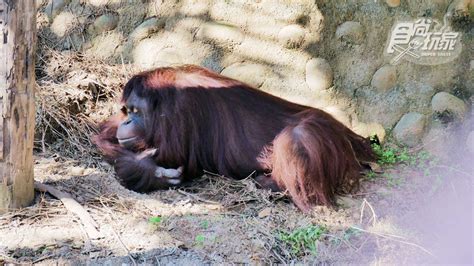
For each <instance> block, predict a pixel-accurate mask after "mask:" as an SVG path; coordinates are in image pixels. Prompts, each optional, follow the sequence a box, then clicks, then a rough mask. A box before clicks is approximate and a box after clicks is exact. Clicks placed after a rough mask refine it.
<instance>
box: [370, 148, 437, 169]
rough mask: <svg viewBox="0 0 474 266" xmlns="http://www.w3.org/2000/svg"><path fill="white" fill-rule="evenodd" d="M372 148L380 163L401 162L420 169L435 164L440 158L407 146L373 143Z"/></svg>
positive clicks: (391, 163)
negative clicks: (409, 148) (411, 149)
mask: <svg viewBox="0 0 474 266" xmlns="http://www.w3.org/2000/svg"><path fill="white" fill-rule="evenodd" d="M372 149H373V151H374V153H375V154H376V155H377V157H378V158H379V159H378V163H379V164H381V165H393V164H396V163H401V164H405V165H409V166H413V167H418V168H420V169H422V168H426V167H430V166H433V165H435V164H436V163H437V162H438V160H437V158H435V157H434V156H433V155H431V154H430V153H429V152H427V151H420V152H418V153H416V152H410V151H409V150H408V149H407V148H398V147H387V146H384V147H382V146H381V145H378V144H372Z"/></svg>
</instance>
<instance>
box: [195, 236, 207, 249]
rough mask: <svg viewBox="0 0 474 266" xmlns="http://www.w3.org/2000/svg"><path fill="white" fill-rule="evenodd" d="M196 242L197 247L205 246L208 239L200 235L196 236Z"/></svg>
mask: <svg viewBox="0 0 474 266" xmlns="http://www.w3.org/2000/svg"><path fill="white" fill-rule="evenodd" d="M194 242H195V243H196V245H197V246H201V247H202V246H204V242H206V237H205V236H203V235H201V234H199V235H197V236H196V238H195V239H194Z"/></svg>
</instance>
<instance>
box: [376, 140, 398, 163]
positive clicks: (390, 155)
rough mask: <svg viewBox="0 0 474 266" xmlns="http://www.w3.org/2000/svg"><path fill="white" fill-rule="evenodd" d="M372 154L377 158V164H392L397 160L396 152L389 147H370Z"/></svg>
mask: <svg viewBox="0 0 474 266" xmlns="http://www.w3.org/2000/svg"><path fill="white" fill-rule="evenodd" d="M372 149H373V151H374V153H375V154H376V155H377V157H378V158H379V160H378V163H379V164H394V163H396V162H397V161H398V160H397V155H396V150H395V149H394V148H390V147H382V146H380V145H377V144H373V145H372Z"/></svg>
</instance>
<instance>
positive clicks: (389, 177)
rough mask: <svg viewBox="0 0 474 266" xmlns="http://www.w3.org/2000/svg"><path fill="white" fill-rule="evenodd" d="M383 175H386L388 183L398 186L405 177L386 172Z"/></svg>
mask: <svg viewBox="0 0 474 266" xmlns="http://www.w3.org/2000/svg"><path fill="white" fill-rule="evenodd" d="M383 177H385V178H386V179H387V181H388V185H389V186H390V187H398V186H400V185H401V184H402V181H403V179H402V178H401V177H399V176H398V177H397V176H394V175H392V174H389V173H384V174H383Z"/></svg>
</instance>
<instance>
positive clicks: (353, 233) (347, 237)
mask: <svg viewBox="0 0 474 266" xmlns="http://www.w3.org/2000/svg"><path fill="white" fill-rule="evenodd" d="M361 233H362V232H361V231H359V230H355V229H354V228H348V229H346V230H345V231H344V235H343V239H344V240H346V241H349V240H350V239H351V238H353V237H356V236H358V235H360V234H361Z"/></svg>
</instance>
